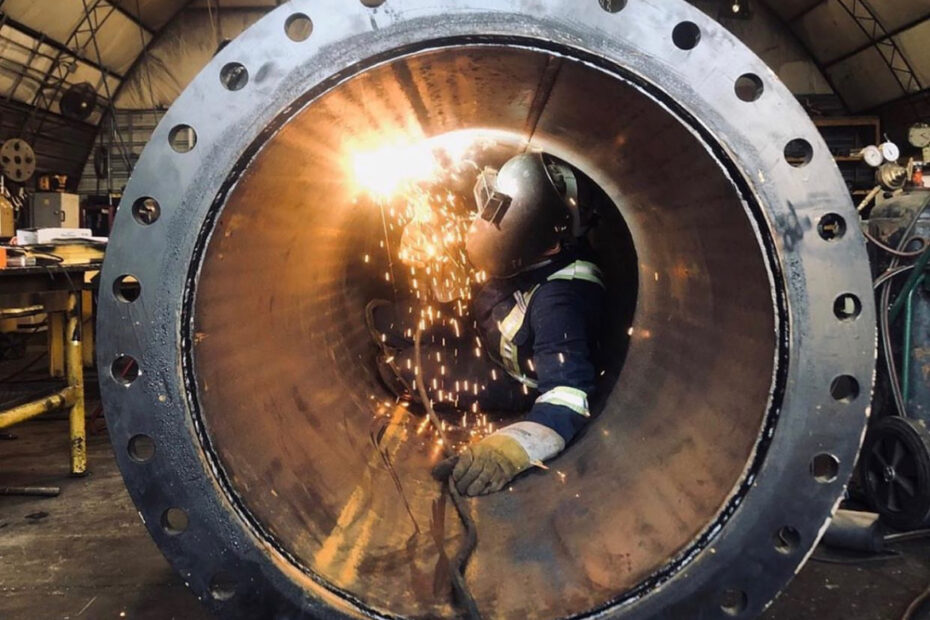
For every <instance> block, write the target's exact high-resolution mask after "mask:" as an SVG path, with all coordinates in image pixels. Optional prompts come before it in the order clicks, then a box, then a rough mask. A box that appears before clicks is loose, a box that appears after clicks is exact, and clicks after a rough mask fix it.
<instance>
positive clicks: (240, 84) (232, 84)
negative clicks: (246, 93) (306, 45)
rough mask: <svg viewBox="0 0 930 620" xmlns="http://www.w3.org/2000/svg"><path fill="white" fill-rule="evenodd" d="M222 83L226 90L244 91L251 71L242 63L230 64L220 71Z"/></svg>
mask: <svg viewBox="0 0 930 620" xmlns="http://www.w3.org/2000/svg"><path fill="white" fill-rule="evenodd" d="M307 36H309V34H308V35H307ZM220 83H221V84H222V85H223V86H224V87H225V88H226V90H232V91H236V90H242V89H243V88H245V85H246V84H248V83H249V70H248V69H246V68H245V65H243V64H242V63H240V62H228V63H226V64H225V65H223V68H222V69H220Z"/></svg>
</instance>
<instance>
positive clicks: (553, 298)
mask: <svg viewBox="0 0 930 620" xmlns="http://www.w3.org/2000/svg"><path fill="white" fill-rule="evenodd" d="M603 294H604V287H603V285H602V284H600V283H598V282H593V281H591V280H584V279H580V278H575V279H571V280H547V281H545V282H543V283H542V284H541V285H540V287H539V288H538V289H537V291H536V294H535V295H534V297H533V301H534V305H536V306H537V308H539V307H544V306H546V305H548V304H556V303H571V304H579V305H582V306H586V305H589V304H598V303H599V302H600V300H601V298H602V297H603Z"/></svg>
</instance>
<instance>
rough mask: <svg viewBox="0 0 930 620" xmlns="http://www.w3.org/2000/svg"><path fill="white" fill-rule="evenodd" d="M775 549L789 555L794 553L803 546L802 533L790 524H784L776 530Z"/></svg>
mask: <svg viewBox="0 0 930 620" xmlns="http://www.w3.org/2000/svg"><path fill="white" fill-rule="evenodd" d="M774 544H775V550H776V551H778V552H779V553H783V554H785V555H788V554H790V553H794V551H796V550H797V549H798V547H800V546H801V533H800V532H798V531H797V530H796V529H794V528H793V527H790V526H787V525H786V526H784V527H783V528H781V529H779V530H778V531H777V532H775V537H774Z"/></svg>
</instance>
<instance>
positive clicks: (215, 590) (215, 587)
mask: <svg viewBox="0 0 930 620" xmlns="http://www.w3.org/2000/svg"><path fill="white" fill-rule="evenodd" d="M236 585H237V583H236V579H235V577H233V575H232V574H230V573H227V572H226V571H219V572H218V573H216V574H215V575H213V579H211V580H210V596H212V597H213V598H214V599H215V600H217V601H228V600H229V599H231V598H232V597H233V596H235V594H236Z"/></svg>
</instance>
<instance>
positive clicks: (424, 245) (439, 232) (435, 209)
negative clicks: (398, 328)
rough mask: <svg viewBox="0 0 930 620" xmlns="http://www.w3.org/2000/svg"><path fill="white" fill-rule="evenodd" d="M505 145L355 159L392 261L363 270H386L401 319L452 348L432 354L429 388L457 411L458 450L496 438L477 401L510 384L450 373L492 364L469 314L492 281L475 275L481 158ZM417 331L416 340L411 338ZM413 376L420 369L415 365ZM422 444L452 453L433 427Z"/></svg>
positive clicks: (423, 147) (461, 144) (458, 142)
mask: <svg viewBox="0 0 930 620" xmlns="http://www.w3.org/2000/svg"><path fill="white" fill-rule="evenodd" d="M496 143H497V140H496V139H495V138H493V137H490V136H489V135H488V134H486V133H482V134H476V133H474V132H455V133H451V134H444V135H442V136H439V137H437V138H433V139H429V140H422V141H420V142H416V143H394V144H390V143H389V144H385V145H380V146H378V147H377V148H373V149H367V150H366V149H354V150H353V155H352V156H351V157H350V166H349V167H350V170H351V174H352V177H353V179H354V184H355V187H356V190H357V194H358V197H357V198H356V201H359V200H366V201H370V203H371V204H373V205H374V206H375V207H376V208H378V209H379V211H380V215H381V218H382V220H381V224H382V226H381V228H382V231H381V232H382V234H383V238H382V239H381V240H379V243H378V246H379V248H380V249H381V252H380V253H379V254H380V256H383V257H384V259H383V261H382V260H380V259H379V258H378V256H377V255H372V254H370V253H365V254H363V255H362V257H361V262H362V264H364V265H369V266H371V267H374V268H376V269H378V264H379V263H380V264H381V266H380V273H381V276H380V277H381V278H383V281H384V282H387V283H390V285H391V287H392V289H393V292H394V301H395V303H398V304H404V302H406V304H405V305H406V307H403V305H400V306H399V307H398V311H399V312H400V313H404V312H406V313H407V314H408V315H409V316H410V317H411V318H413V319H415V321H416V322H417V323H418V325H419V327H420V329H421V330H423V332H424V345H438V346H441V347H442V352H441V353H440V352H436V353H435V354H433V353H430V354H429V358H430V360H431V361H432V360H433V359H435V361H436V374H435V375H433V376H426V377H424V378H423V380H424V381H425V382H426V384H427V385H428V386H429V387H430V388H431V393H432V397H433V398H434V401H433V404H434V405H436V404H442V405H444V406H445V407H446V408H451V409H453V410H454V411H455V413H454V414H453V416H452V417H449V418H448V419H447V420H445V421H444V424H443V425H444V427H445V428H444V430H445V432H446V435H447V438H448V439H449V441H450V443H452V444H453V449H455V450H456V451H458V450H460V449H461V448H463V447H465V446H467V445H468V444H470V443H472V442H474V441H476V440H478V439H480V438H482V437H484V436H486V435H488V434H490V433H491V432H493V430H494V423H493V421H489V420H488V416H487V414H486V413H484V412H482V411H481V410H480V407H478V405H477V402H476V397H477V396H478V395H479V394H480V393H481V392H483V391H485V390H487V387H488V385H489V384H490V383H491V382H494V381H497V380H498V379H499V378H501V377H500V373H498V372H497V371H494V370H492V371H491V372H490V373H489V376H487V377H467V378H466V377H460V376H453V375H454V374H455V373H450V372H447V370H448V369H449V368H450V366H453V365H454V364H455V360H458V359H460V358H462V357H464V356H467V355H474V356H475V357H477V358H481V357H482V356H483V355H484V350H483V344H482V342H481V340H480V339H478V338H476V339H475V342H474V344H469V343H468V342H466V341H465V340H464V339H463V335H465V334H466V333H467V331H466V330H467V328H468V327H469V326H471V327H472V328H475V327H477V326H476V324H475V322H474V319H473V318H472V317H471V315H470V312H469V302H470V301H471V298H472V287H473V285H474V284H480V283H483V282H486V281H487V275H486V274H484V273H483V272H475V271H474V270H473V269H472V268H471V267H470V266H469V263H468V260H467V258H466V255H465V234H466V232H467V231H468V227H469V226H470V224H471V220H472V217H473V216H474V213H475V206H474V205H473V204H472V198H471V184H472V182H473V179H474V178H475V176H476V174H477V171H478V170H479V166H478V165H477V164H476V163H475V162H474V161H473V159H472V157H475V154H476V153H479V152H480V151H481V150H482V149H484V148H488V147H490V146H493V145H494V144H496ZM453 187H457V188H458V191H452V189H451V188H453ZM376 254H377V253H376ZM397 261H400V262H399V263H398V265H397V268H395V262H397ZM401 264H402V265H403V266H401ZM385 267H387V269H386V270H385ZM376 273H377V272H376ZM412 322H413V321H411V323H412ZM435 328H438V329H435ZM412 331H413V330H407V331H406V336H407V337H408V338H411V339H412V337H413V333H412ZM442 332H445V333H448V334H452V333H454V334H455V339H454V340H451V341H450V346H448V347H447V346H446V338H445V337H437V336H436V335H434V334H436V333H442ZM450 337H451V336H450ZM452 343H454V344H452ZM460 348H461V350H460ZM406 368H407V370H410V360H409V359H408V360H407V363H406ZM414 372H416V369H414ZM414 389H416V387H415V385H414ZM463 396H467V400H464V401H463V400H462V397H463ZM389 410H390V409H389V408H388V407H385V408H383V409H381V408H379V411H378V413H379V415H386V414H387V412H388V411H389ZM413 436H414V437H419V438H420V440H425V441H427V442H429V443H431V445H432V446H433V447H434V449H435V448H437V447H439V446H441V445H442V444H441V441H442V440H441V439H440V436H439V433H438V432H437V431H436V429H434V428H433V427H432V426H431V425H430V424H428V420H427V419H425V418H424V419H423V420H422V421H419V423H418V425H417V426H416V428H415V430H414V432H413Z"/></svg>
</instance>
